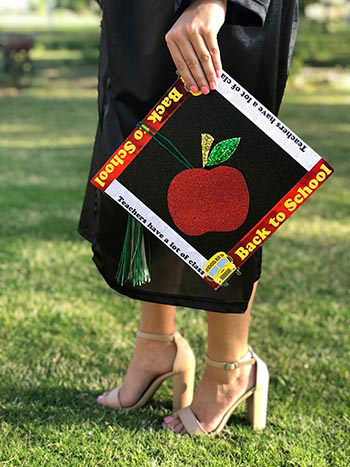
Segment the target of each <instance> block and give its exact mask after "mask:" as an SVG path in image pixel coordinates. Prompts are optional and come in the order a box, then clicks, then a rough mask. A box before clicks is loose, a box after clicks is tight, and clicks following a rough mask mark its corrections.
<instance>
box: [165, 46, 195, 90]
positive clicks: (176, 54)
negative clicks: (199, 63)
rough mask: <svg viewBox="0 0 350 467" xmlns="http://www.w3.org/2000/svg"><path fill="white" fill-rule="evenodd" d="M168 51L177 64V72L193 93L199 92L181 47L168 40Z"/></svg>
mask: <svg viewBox="0 0 350 467" xmlns="http://www.w3.org/2000/svg"><path fill="white" fill-rule="evenodd" d="M167 44H168V49H169V52H170V55H171V57H172V59H173V61H174V63H175V66H176V68H177V71H178V72H179V73H180V75H181V76H182V78H183V79H184V80H185V83H186V85H187V87H188V88H189V89H191V91H192V92H197V91H198V87H197V83H196V80H195V78H194V77H193V75H192V73H191V71H190V69H189V67H188V66H187V64H186V61H185V59H184V58H183V56H182V54H181V51H180V49H179V47H178V46H177V44H176V42H175V41H173V40H170V39H167Z"/></svg>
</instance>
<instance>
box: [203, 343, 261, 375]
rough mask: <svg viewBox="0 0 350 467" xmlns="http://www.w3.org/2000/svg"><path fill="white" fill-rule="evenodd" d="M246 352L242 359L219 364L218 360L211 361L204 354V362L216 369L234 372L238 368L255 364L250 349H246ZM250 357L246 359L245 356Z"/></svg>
mask: <svg viewBox="0 0 350 467" xmlns="http://www.w3.org/2000/svg"><path fill="white" fill-rule="evenodd" d="M248 349H249V350H248V352H247V353H246V354H245V355H243V357H242V358H240V359H239V360H236V361H235V362H220V361H218V360H212V359H211V358H209V357H208V354H207V353H206V354H205V361H206V362H207V363H209V365H212V366H216V367H218V368H224V369H225V370H235V369H236V368H240V367H241V366H244V365H252V364H253V363H255V362H256V360H255V358H254V357H253V351H252V349H251V348H250V347H248ZM248 355H250V357H251V358H249V359H247V356H248Z"/></svg>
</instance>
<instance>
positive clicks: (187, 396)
mask: <svg viewBox="0 0 350 467" xmlns="http://www.w3.org/2000/svg"><path fill="white" fill-rule="evenodd" d="M136 336H137V337H139V336H140V337H145V338H146V339H153V340H159V341H174V342H175V344H176V347H177V351H176V355H175V359H174V363H173V368H172V370H171V371H169V372H167V373H164V374H162V375H159V376H157V377H156V378H155V379H154V380H153V381H151V383H149V385H148V386H147V388H146V389H145V391H144V392H143V394H142V395H141V397H140V398H139V400H138V401H137V402H135V404H133V405H132V406H127V407H123V406H122V405H121V404H120V400H119V390H120V387H121V385H119V386H118V387H116V388H115V389H113V390H112V391H109V392H107V393H104V395H105V394H107V396H108V395H111V396H112V398H113V405H109V404H105V403H103V402H101V401H99V400H98V402H99V403H101V404H102V405H104V406H105V407H110V408H113V409H119V410H123V411H130V410H134V409H138V408H139V407H142V406H143V405H145V404H146V402H148V400H149V399H150V398H151V397H152V396H153V394H154V393H155V391H156V390H157V389H158V387H159V386H160V385H161V383H162V382H163V381H164V380H166V379H167V378H170V377H172V378H173V411H175V410H178V409H180V408H181V407H186V406H187V405H189V404H191V402H192V399H193V390H194V378H195V368H196V361H195V355H194V353H193V351H192V348H191V346H190V344H189V343H188V341H187V339H185V337H184V336H183V334H181V333H180V332H178V331H175V332H174V333H173V334H169V335H166V334H156V333H149V332H143V331H140V330H138V331H137V332H136ZM100 397H101V396H100Z"/></svg>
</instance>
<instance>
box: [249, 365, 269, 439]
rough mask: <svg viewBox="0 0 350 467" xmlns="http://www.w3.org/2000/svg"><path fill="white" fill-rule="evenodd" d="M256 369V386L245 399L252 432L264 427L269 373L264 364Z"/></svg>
mask: <svg viewBox="0 0 350 467" xmlns="http://www.w3.org/2000/svg"><path fill="white" fill-rule="evenodd" d="M260 362H261V364H260V366H259V367H257V371H258V372H259V374H258V375H257V384H256V387H255V390H254V392H253V394H252V395H251V396H250V397H249V398H248V399H247V412H248V413H247V415H248V420H249V422H250V424H251V425H252V427H253V430H255V431H260V430H263V429H264V428H265V426H266V415H267V399H268V390H269V372H268V370H267V366H266V365H265V363H264V362H262V361H261V360H260Z"/></svg>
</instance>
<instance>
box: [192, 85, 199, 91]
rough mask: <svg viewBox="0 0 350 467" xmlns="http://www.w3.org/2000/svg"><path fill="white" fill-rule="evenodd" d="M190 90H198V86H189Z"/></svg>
mask: <svg viewBox="0 0 350 467" xmlns="http://www.w3.org/2000/svg"><path fill="white" fill-rule="evenodd" d="M190 90H191V91H192V92H198V88H196V86H191V87H190Z"/></svg>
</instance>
